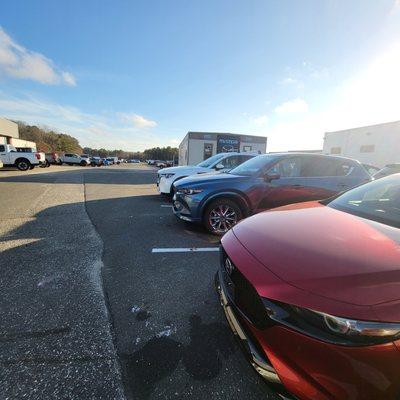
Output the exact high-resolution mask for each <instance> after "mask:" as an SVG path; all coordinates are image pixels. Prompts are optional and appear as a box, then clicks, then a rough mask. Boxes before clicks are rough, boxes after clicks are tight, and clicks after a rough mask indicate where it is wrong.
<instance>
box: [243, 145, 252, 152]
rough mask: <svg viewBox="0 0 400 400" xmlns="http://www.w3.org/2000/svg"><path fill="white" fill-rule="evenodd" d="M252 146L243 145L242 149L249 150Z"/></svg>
mask: <svg viewBox="0 0 400 400" xmlns="http://www.w3.org/2000/svg"><path fill="white" fill-rule="evenodd" d="M251 150H252V147H251V146H243V151H251Z"/></svg>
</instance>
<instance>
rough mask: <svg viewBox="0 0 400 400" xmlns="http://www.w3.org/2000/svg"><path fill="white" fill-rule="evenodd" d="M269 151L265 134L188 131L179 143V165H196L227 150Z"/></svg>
mask: <svg viewBox="0 0 400 400" xmlns="http://www.w3.org/2000/svg"><path fill="white" fill-rule="evenodd" d="M232 151H237V152H252V153H259V154H263V153H265V152H266V151H267V138H266V137H265V136H252V135H239V134H235V133H217V132H188V133H187V134H186V136H185V137H184V139H183V140H182V142H181V144H180V145H179V165H195V164H198V163H200V162H201V161H203V160H205V159H207V158H209V157H211V156H213V155H215V154H217V153H225V152H232Z"/></svg>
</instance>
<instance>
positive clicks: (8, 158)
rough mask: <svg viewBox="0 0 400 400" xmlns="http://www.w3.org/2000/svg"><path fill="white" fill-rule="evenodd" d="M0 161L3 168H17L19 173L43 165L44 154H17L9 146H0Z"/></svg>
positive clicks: (15, 150)
mask: <svg viewBox="0 0 400 400" xmlns="http://www.w3.org/2000/svg"><path fill="white" fill-rule="evenodd" d="M0 161H1V162H2V163H3V165H4V166H7V167H17V168H18V169H19V170H20V171H27V170H28V169H33V168H35V166H39V165H42V164H44V163H45V155H44V153H39V152H34V153H32V152H18V151H17V149H16V148H15V147H14V146H12V145H10V144H0Z"/></svg>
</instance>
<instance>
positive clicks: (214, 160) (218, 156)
mask: <svg viewBox="0 0 400 400" xmlns="http://www.w3.org/2000/svg"><path fill="white" fill-rule="evenodd" d="M222 157H224V154H216V155H215V156H212V157H210V158H207V160H204V161H202V162H201V163H199V164H197V166H198V167H203V168H209V167H211V166H212V165H214V164H216V163H217V161H218V160H220V159H221V158H222Z"/></svg>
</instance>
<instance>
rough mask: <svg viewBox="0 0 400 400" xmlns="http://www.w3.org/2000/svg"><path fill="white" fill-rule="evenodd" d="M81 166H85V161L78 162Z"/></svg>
mask: <svg viewBox="0 0 400 400" xmlns="http://www.w3.org/2000/svg"><path fill="white" fill-rule="evenodd" d="M79 165H80V166H81V167H86V166H87V163H86V161H83V160H82V161H81V162H80V164H79Z"/></svg>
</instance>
